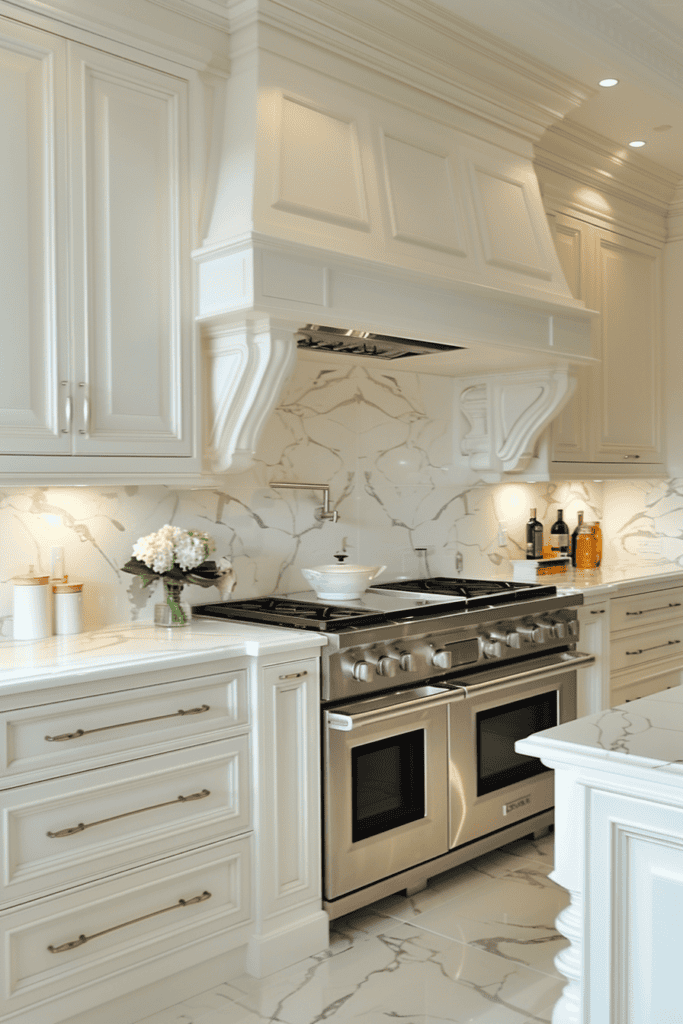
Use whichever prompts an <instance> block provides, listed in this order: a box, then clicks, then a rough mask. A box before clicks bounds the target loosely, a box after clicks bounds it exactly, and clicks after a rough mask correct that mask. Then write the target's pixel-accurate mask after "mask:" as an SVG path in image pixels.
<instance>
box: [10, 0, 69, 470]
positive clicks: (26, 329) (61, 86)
mask: <svg viewBox="0 0 683 1024" xmlns="http://www.w3.org/2000/svg"><path fill="white" fill-rule="evenodd" d="M65 87H66V74H65V44H64V42H63V41H62V40H60V39H59V37H58V36H52V35H50V34H49V33H46V32H40V31H37V30H36V29H32V28H29V27H26V26H23V25H19V24H17V23H16V22H14V21H9V20H7V19H4V18H0V235H1V237H2V250H1V255H0V260H1V261H2V264H1V271H0V367H1V371H0V452H1V453H5V454H8V453H14V454H19V455H21V454H35V453H52V454H59V453H65V452H68V450H69V446H70V439H69V403H70V390H69V384H68V354H69V347H68V311H67V308H66V297H67V283H66V279H65V273H66V264H67V261H66V255H67V250H66V192H65V184H66V166H65V149H64V147H65V133H64V129H65V122H64V112H65V103H64V92H65ZM62 382H63V383H62Z"/></svg>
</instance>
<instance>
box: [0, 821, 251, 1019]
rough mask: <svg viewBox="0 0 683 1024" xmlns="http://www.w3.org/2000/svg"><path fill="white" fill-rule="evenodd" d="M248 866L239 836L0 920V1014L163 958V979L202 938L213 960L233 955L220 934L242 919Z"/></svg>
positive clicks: (247, 913)
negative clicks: (165, 964) (165, 963)
mask: <svg viewBox="0 0 683 1024" xmlns="http://www.w3.org/2000/svg"><path fill="white" fill-rule="evenodd" d="M250 861H251V840H250V837H245V838H243V839H236V840H232V841H229V842H226V843H217V844H214V845H212V846H210V847H204V848H203V849H202V850H199V851H196V852H194V853H193V854H190V855H186V856H184V857H174V858H170V859H169V860H167V861H165V862H164V863H163V865H157V866H153V867H148V868H146V869H144V870H139V871H133V872H126V873H125V874H123V875H118V876H116V877H115V878H111V879H109V880H107V881H105V882H101V883H100V884H99V885H92V886H80V887H78V888H77V889H72V890H70V891H69V892H68V893H63V894H61V895H60V896H57V897H53V898H48V899H43V900H36V901H34V902H32V903H30V904H28V905H26V906H24V907H21V908H16V909H14V910H11V911H5V912H3V913H1V914H0V935H1V939H0V941H2V949H3V952H4V954H5V956H4V957H3V959H4V965H3V966H4V969H3V971H2V974H1V980H0V986H1V989H0V1015H2V1014H10V1013H12V1012H15V1011H19V1010H20V1009H25V1008H27V1007H30V1006H31V1005H32V1004H38V1003H44V1002H45V1001H49V1000H50V999H58V998H59V997H60V996H61V995H63V994H65V993H67V994H69V995H70V996H71V998H73V996H74V994H75V993H78V992H80V991H81V990H82V989H83V988H87V986H89V985H93V984H95V983H97V982H101V981H103V980H106V979H107V978H111V977H112V976H114V975H117V974H120V973H121V972H125V970H126V969H131V970H132V969H134V968H138V967H139V966H140V965H144V963H145V962H146V961H152V960H153V961H155V962H157V961H158V958H160V957H163V956H167V957H169V958H171V959H170V962H169V970H168V973H172V971H173V963H174V962H175V963H180V962H182V960H183V951H184V950H187V949H188V948H189V947H191V946H192V945H193V944H195V943H197V942H199V941H200V940H201V939H202V938H204V937H206V936H212V951H213V950H214V949H215V955H216V956H219V955H220V954H221V953H222V952H224V951H225V950H227V949H230V948H234V946H235V945H236V944H238V943H237V942H236V939H235V937H232V938H231V935H230V933H231V932H234V930H235V929H238V928H239V926H240V925H242V924H244V923H245V922H247V921H249V919H250V918H251V916H252V914H251V905H250ZM84 939H85V940H86V941H83V940H84ZM242 940H243V939H242ZM176 958H177V959H176ZM120 985H121V991H125V986H126V979H125V974H124V976H123V977H121V979H120ZM36 1012H38V1011H36ZM40 1012H41V1013H42V1012H43V1011H42V1010H41V1011H40ZM50 1019H52V1018H50ZM56 1019H61V1018H60V1017H58V1018H56Z"/></svg>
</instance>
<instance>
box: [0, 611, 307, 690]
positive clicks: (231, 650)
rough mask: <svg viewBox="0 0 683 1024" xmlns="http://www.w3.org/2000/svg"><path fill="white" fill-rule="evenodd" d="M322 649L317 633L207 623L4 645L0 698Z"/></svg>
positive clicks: (128, 626) (111, 629)
mask: <svg viewBox="0 0 683 1024" xmlns="http://www.w3.org/2000/svg"><path fill="white" fill-rule="evenodd" d="M325 643H326V640H325V637H324V636H322V635H321V634H319V633H312V632H309V633H305V632H303V631H302V630H293V629H279V628H278V627H275V626H256V625H251V624H250V623H242V622H219V621H217V620H216V621H214V620H208V619H206V620H201V621H193V622H191V623H189V625H187V626H183V627H182V628H180V629H178V628H176V629H168V628H163V627H160V626H155V625H154V624H153V623H152V622H134V623H130V622H128V623H123V624H121V625H116V626H106V627H104V628H102V629H98V630H93V631H92V632H89V633H78V634H76V635H74V636H51V637H48V638H47V639H45V640H22V641H13V640H6V641H1V642H0V695H2V694H10V693H19V692H24V691H26V690H27V689H31V690H38V689H47V688H49V687H51V686H54V685H64V684H65V683H82V682H88V681H90V680H95V679H101V678H103V677H104V676H110V675H112V673H116V674H117V675H119V676H123V675H134V674H135V673H137V672H143V671H145V670H149V669H154V670H158V669H165V668H176V667H182V666H184V665H192V666H196V665H201V664H206V663H208V662H212V661H217V660H220V659H223V658H237V657H240V656H242V655H250V656H254V655H259V654H278V653H288V652H290V651H296V650H299V649H304V648H306V647H322V646H324V645H325Z"/></svg>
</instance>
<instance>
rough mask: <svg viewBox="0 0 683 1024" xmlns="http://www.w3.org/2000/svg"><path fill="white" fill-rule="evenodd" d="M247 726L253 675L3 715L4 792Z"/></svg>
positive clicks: (216, 678) (0, 752)
mask: <svg viewBox="0 0 683 1024" xmlns="http://www.w3.org/2000/svg"><path fill="white" fill-rule="evenodd" d="M247 722H248V702H247V679H246V671H245V670H244V669H239V670H237V671H235V672H226V673H224V674H221V675H214V676H206V677H203V678H201V679H193V680H190V681H182V682H179V683H165V684H163V685H160V686H146V687H140V689H135V690H127V691H126V692H125V693H110V694H101V695H98V696H97V697H93V698H87V697H85V698H82V699H78V700H69V701H61V702H60V703H58V704H49V705H42V706H40V707H35V708H21V709H19V710H17V711H7V712H4V713H3V714H0V768H1V769H2V770H0V776H3V778H2V782H1V783H0V788H2V787H3V786H7V785H8V784H12V783H11V782H10V781H9V780H11V779H14V778H17V779H18V778H21V780H22V781H30V780H31V779H33V778H36V779H44V778H45V776H46V775H56V774H62V773H64V772H72V771H73V772H76V771H82V770H83V769H84V768H86V767H91V766H95V765H96V764H110V763H112V762H113V761H122V760H125V761H127V760H130V759H131V758H134V757H139V756H142V755H144V754H149V753H156V752H157V751H159V750H163V749H166V750H168V749H170V748H175V747H178V746H184V745H185V744H186V743H201V742H203V741H205V740H207V739H213V738H218V737H219V736H220V735H221V734H225V732H226V731H228V730H230V729H235V728H236V727H240V726H241V727H244V726H245V725H246V724H247Z"/></svg>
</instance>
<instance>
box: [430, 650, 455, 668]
mask: <svg viewBox="0 0 683 1024" xmlns="http://www.w3.org/2000/svg"><path fill="white" fill-rule="evenodd" d="M432 665H433V666H434V668H451V667H452V665H453V654H452V653H451V651H444V650H439V651H434V653H433V654H432Z"/></svg>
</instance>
